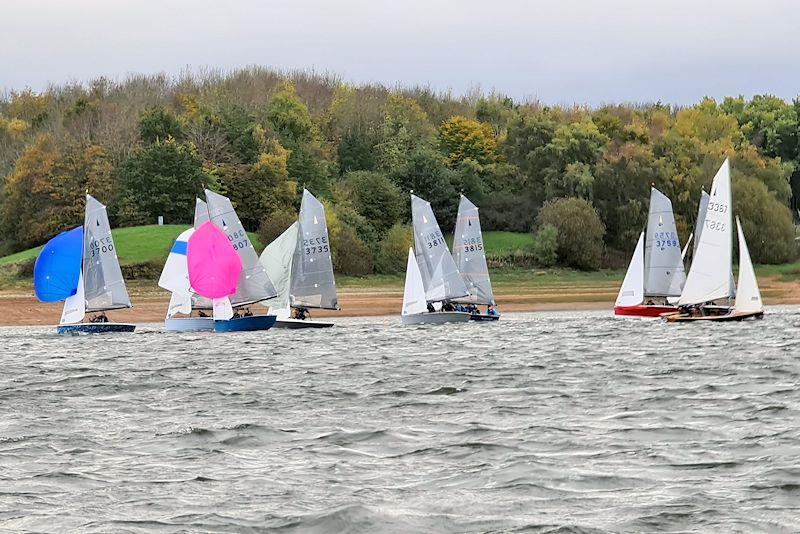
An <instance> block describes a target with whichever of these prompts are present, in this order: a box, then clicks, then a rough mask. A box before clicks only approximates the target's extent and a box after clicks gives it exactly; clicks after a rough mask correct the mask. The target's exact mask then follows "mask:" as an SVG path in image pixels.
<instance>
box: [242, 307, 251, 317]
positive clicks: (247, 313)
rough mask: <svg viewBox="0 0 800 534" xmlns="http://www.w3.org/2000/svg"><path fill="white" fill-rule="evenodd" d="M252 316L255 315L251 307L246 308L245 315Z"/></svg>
mask: <svg viewBox="0 0 800 534" xmlns="http://www.w3.org/2000/svg"><path fill="white" fill-rule="evenodd" d="M252 316H253V312H251V311H250V308H245V309H244V316H243V317H252Z"/></svg>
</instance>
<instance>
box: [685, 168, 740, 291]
mask: <svg viewBox="0 0 800 534" xmlns="http://www.w3.org/2000/svg"><path fill="white" fill-rule="evenodd" d="M732 208H733V206H732V203H731V175H730V164H729V162H728V160H727V159H726V160H725V162H724V163H723V164H722V167H720V169H719V171H717V174H716V175H715V176H714V181H713V183H712V184H711V194H710V195H709V199H708V208H707V209H706V214H705V217H704V219H703V224H702V230H701V231H700V232H695V235H696V236H697V237H696V241H695V242H696V243H697V252H696V254H695V257H694V259H693V260H692V267H691V268H690V269H689V276H688V277H687V278H686V285H685V286H684V288H683V293H681V297H680V299H678V304H679V305H681V306H684V305H692V304H702V303H704V302H708V301H712V300H716V299H722V298H727V297H729V296H730V295H731V288H730V275H731V260H732V245H733V239H732V238H733V227H732V222H733V219H732V218H731V212H732ZM698 234H699V235H698Z"/></svg>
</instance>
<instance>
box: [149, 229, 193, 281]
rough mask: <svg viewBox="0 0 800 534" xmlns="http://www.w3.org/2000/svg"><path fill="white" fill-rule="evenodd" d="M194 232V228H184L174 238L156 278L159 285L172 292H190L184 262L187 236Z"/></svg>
mask: <svg viewBox="0 0 800 534" xmlns="http://www.w3.org/2000/svg"><path fill="white" fill-rule="evenodd" d="M193 233H194V228H189V229H188V230H184V231H183V232H181V234H180V235H179V236H178V237H177V239H175V243H173V244H172V248H171V249H170V251H169V254H168V255H167V261H166V262H165V263H164V269H163V270H162V271H161V277H160V278H159V279H158V285H159V287H162V288H164V289H166V290H167V291H170V292H172V293H186V294H187V295H190V294H191V291H190V290H189V268H188V266H187V264H186V250H187V243H188V242H189V238H190V237H191V236H192V234H193Z"/></svg>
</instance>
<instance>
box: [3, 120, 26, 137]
mask: <svg viewBox="0 0 800 534" xmlns="http://www.w3.org/2000/svg"><path fill="white" fill-rule="evenodd" d="M30 128H31V125H30V124H28V123H27V122H25V121H24V120H22V119H11V120H9V121H6V124H5V130H6V133H7V134H8V136H9V137H10V138H11V139H12V140H13V141H19V140H21V139H22V138H23V137H25V134H26V133H28V130H30Z"/></svg>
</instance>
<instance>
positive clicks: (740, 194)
mask: <svg viewBox="0 0 800 534" xmlns="http://www.w3.org/2000/svg"><path fill="white" fill-rule="evenodd" d="M733 198H734V204H733V205H734V210H735V213H736V215H738V216H739V218H740V219H741V221H742V231H743V232H744V235H745V239H746V240H747V248H748V249H749V250H750V256H751V257H752V259H753V261H754V262H756V263H785V262H788V261H790V260H793V259H794V258H795V257H796V255H797V247H796V245H795V243H794V227H793V226H792V215H791V213H789V210H788V209H787V208H786V206H785V205H784V204H783V203H781V202H779V201H778V200H777V199H776V198H775V196H774V195H772V194H771V193H770V192H769V190H768V189H767V186H766V185H764V183H763V182H761V181H759V180H758V179H756V178H752V177H744V176H743V177H739V178H738V179H734V181H733Z"/></svg>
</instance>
